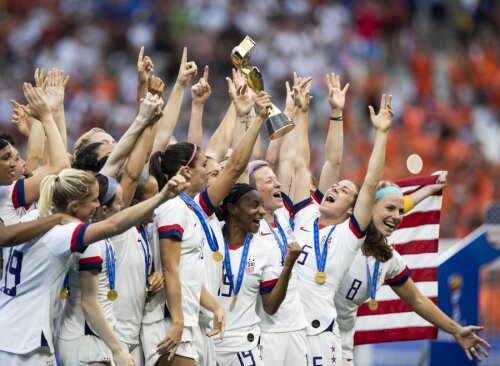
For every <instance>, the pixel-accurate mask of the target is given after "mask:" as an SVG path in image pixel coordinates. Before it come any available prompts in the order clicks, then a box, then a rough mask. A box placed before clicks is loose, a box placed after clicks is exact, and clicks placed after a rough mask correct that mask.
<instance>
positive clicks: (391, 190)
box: [375, 186, 403, 201]
mask: <svg viewBox="0 0 500 366" xmlns="http://www.w3.org/2000/svg"><path fill="white" fill-rule="evenodd" d="M390 194H395V195H398V196H401V197H403V191H402V190H401V188H399V187H396V186H388V187H384V188H382V189H379V190H378V191H377V193H376V194H375V201H378V200H379V199H381V198H382V197H385V196H388V195H390Z"/></svg>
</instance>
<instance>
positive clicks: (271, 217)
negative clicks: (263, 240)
mask: <svg viewBox="0 0 500 366" xmlns="http://www.w3.org/2000/svg"><path fill="white" fill-rule="evenodd" d="M264 219H265V220H266V221H267V222H268V223H270V224H274V212H270V211H266V213H265V214H264Z"/></svg>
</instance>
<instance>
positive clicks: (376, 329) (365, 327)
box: [354, 175, 442, 345]
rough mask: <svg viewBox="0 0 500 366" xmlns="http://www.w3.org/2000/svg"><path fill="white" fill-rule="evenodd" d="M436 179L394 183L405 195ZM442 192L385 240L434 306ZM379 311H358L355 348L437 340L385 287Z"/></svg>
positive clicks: (431, 328)
mask: <svg viewBox="0 0 500 366" xmlns="http://www.w3.org/2000/svg"><path fill="white" fill-rule="evenodd" d="M437 177H438V176H437V175H432V176H426V177H417V178H410V179H405V180H400V181H396V182H395V183H397V184H398V185H399V186H400V187H401V189H402V190H403V192H404V193H405V194H410V193H412V192H414V191H416V190H418V189H420V188H422V187H423V186H425V185H429V184H433V183H435V182H436V179H437ZM441 198H442V197H441V192H439V193H437V194H435V195H433V196H430V197H428V198H426V199H424V200H423V201H422V202H420V203H419V204H418V205H416V206H415V207H414V208H413V209H412V210H411V211H410V212H408V213H407V214H406V215H405V217H404V219H403V221H402V222H401V224H400V225H399V227H398V229H397V230H396V231H395V232H394V233H393V234H392V235H391V236H390V237H389V238H388V241H389V243H390V244H392V245H394V246H395V248H396V250H397V251H398V252H399V253H400V254H401V255H402V256H403V258H404V260H405V261H406V263H407V265H408V268H410V269H411V278H412V280H413V282H415V284H416V286H417V287H418V288H419V290H420V291H421V292H422V293H423V294H424V295H425V296H427V297H429V298H430V299H431V300H432V301H433V302H434V303H437V296H438V282H437V280H438V276H437V267H438V263H439V262H438V241H439V218H440V214H441ZM377 301H378V309H377V310H375V311H372V310H370V309H369V308H368V303H365V304H363V305H362V306H360V308H359V309H358V317H357V319H356V333H355V335H354V344H355V345H360V344H368V343H381V342H393V341H409V340H417V339H429V338H436V337H437V329H436V328H435V327H434V326H432V325H431V324H430V323H429V322H427V321H426V320H424V319H422V318H421V317H420V316H419V315H417V314H416V313H414V312H413V311H412V310H411V309H410V307H409V306H408V305H406V303H404V302H403V301H402V300H400V299H399V297H398V296H397V295H396V294H395V293H394V292H393V291H392V289H391V288H390V286H388V285H384V286H382V287H381V288H380V289H379V290H378V291H377Z"/></svg>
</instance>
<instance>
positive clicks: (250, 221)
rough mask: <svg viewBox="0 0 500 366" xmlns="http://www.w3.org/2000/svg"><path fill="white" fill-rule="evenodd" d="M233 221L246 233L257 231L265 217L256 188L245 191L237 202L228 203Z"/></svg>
mask: <svg viewBox="0 0 500 366" xmlns="http://www.w3.org/2000/svg"><path fill="white" fill-rule="evenodd" d="M228 210H229V213H230V215H231V219H232V220H231V221H232V222H233V223H234V224H235V225H237V226H238V227H239V228H240V229H241V230H242V231H244V232H246V233H249V232H250V233H253V234H255V233H257V232H258V231H259V228H260V220H262V219H263V218H264V214H265V211H264V206H263V205H262V198H261V197H260V194H259V192H257V191H256V190H255V189H253V190H251V191H249V192H247V193H245V194H244V195H243V196H241V198H240V199H239V200H238V201H237V202H236V203H232V204H229V205H228Z"/></svg>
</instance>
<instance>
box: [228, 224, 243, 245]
mask: <svg viewBox="0 0 500 366" xmlns="http://www.w3.org/2000/svg"><path fill="white" fill-rule="evenodd" d="M246 236H247V233H246V232H245V230H243V229H242V228H241V227H239V225H238V224H237V223H236V222H231V221H229V222H228V220H226V225H224V239H225V240H226V241H227V242H228V243H229V244H233V245H243V244H244V243H245V238H246Z"/></svg>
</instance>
